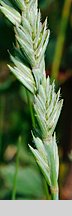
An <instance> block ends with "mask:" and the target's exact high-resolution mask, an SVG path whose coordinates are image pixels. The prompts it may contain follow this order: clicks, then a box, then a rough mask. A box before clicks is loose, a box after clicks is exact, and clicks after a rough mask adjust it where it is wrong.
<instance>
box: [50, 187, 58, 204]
mask: <svg viewBox="0 0 72 216" xmlns="http://www.w3.org/2000/svg"><path fill="white" fill-rule="evenodd" d="M51 197H52V200H59V190H58V184H57V185H56V186H55V187H52V188H51Z"/></svg>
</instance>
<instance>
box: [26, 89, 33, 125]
mask: <svg viewBox="0 0 72 216" xmlns="http://www.w3.org/2000/svg"><path fill="white" fill-rule="evenodd" d="M27 100H28V105H29V108H30V114H31V119H32V124H33V127H34V128H35V118H34V113H33V106H32V103H31V100H30V95H29V93H28V91H27Z"/></svg>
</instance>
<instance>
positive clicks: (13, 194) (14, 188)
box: [12, 137, 21, 200]
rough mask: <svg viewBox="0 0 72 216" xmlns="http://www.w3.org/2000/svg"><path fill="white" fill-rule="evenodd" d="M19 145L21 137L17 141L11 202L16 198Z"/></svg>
mask: <svg viewBox="0 0 72 216" xmlns="http://www.w3.org/2000/svg"><path fill="white" fill-rule="evenodd" d="M20 143H21V137H19V141H18V148H17V156H16V167H15V175H14V183H13V192H12V200H15V198H16V182H17V175H18V167H19V149H20V148H19V147H20Z"/></svg>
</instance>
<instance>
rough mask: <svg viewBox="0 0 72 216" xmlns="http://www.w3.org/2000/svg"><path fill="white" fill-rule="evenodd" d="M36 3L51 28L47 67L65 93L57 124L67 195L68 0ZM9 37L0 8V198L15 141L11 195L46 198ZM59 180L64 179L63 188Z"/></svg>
mask: <svg viewBox="0 0 72 216" xmlns="http://www.w3.org/2000/svg"><path fill="white" fill-rule="evenodd" d="M39 7H40V9H41V13H42V22H43V21H44V19H45V17H46V16H47V17H48V28H49V29H50V40H49V44H48V47H47V51H46V54H45V60H46V73H47V75H48V74H49V75H50V77H51V79H53V78H55V80H56V90H57V89H58V88H59V86H61V96H62V97H63V98H64V106H63V110H62V113H61V117H60V120H59V122H58V125H57V129H56V131H57V143H58V147H59V156H60V175H59V186H60V199H72V183H71V182H72V165H71V160H72V151H71V149H72V135H71V134H72V5H71V0H60V1H59V0H39ZM14 43H15V35H14V30H13V26H12V25H11V23H10V22H9V21H8V20H7V19H6V18H5V17H4V16H3V15H2V14H1V13H0V199H12V193H13V185H14V175H15V169H16V162H17V161H16V155H17V149H18V146H19V155H18V157H19V169H18V176H17V182H16V199H36V200H37V199H47V197H49V199H50V196H49V195H48V192H47V185H46V183H45V181H44V178H43V176H42V174H41V172H40V170H39V168H38V166H37V164H36V162H35V160H34V158H33V156H32V154H31V152H30V150H29V148H28V143H30V144H31V145H33V143H32V142H31V140H32V137H31V129H32V120H31V115H30V108H29V101H28V95H27V91H26V90H25V88H24V87H23V86H22V85H21V84H20V83H19V82H18V81H17V80H16V78H15V77H14V76H13V75H12V74H11V73H10V71H9V70H8V67H7V64H8V63H9V62H10V59H9V52H8V51H10V52H12V50H13V44H14ZM19 137H21V143H20V145H18V144H19ZM66 180H67V182H66V183H65V181H66ZM63 184H64V185H66V186H65V190H64V191H63V189H64V187H63ZM69 187H70V189H69ZM62 188H63V189H62Z"/></svg>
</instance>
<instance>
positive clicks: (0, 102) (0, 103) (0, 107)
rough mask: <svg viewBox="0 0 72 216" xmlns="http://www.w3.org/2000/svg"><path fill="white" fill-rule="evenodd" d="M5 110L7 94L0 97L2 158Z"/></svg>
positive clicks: (0, 150)
mask: <svg viewBox="0 0 72 216" xmlns="http://www.w3.org/2000/svg"><path fill="white" fill-rule="evenodd" d="M4 112H5V96H1V98H0V159H1V153H2V134H3V125H4Z"/></svg>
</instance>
